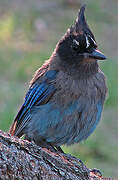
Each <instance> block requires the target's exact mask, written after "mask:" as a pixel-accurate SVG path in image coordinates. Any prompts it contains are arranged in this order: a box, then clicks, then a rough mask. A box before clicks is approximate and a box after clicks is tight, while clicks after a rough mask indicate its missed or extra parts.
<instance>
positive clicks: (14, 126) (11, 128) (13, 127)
mask: <svg viewBox="0 0 118 180" xmlns="http://www.w3.org/2000/svg"><path fill="white" fill-rule="evenodd" d="M16 124H17V121H16V120H14V122H13V124H12V125H11V127H10V129H9V133H10V134H11V135H12V136H14V134H15V130H16Z"/></svg>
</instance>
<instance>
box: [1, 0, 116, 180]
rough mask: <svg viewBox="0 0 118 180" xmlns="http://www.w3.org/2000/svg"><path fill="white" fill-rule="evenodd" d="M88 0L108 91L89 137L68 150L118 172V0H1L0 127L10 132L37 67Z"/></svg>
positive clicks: (107, 170) (90, 164)
mask: <svg viewBox="0 0 118 180" xmlns="http://www.w3.org/2000/svg"><path fill="white" fill-rule="evenodd" d="M83 3H86V4H87V8H86V17H87V20H88V24H89V25H90V27H91V29H92V31H93V32H94V34H95V36H96V39H97V42H98V45H99V49H100V50H102V51H103V52H104V54H105V55H106V56H107V57H108V59H107V61H104V62H103V61H102V62H100V66H101V69H102V70H103V71H104V73H105V74H106V76H107V82H108V87H109V95H108V98H107V101H106V103H105V108H104V113H103V116H102V120H101V122H100V124H99V125H98V127H97V129H96V130H95V132H94V133H93V134H92V135H91V136H90V137H89V138H88V139H87V140H86V141H85V142H82V143H80V144H78V145H74V146H71V147H63V149H64V151H65V152H67V153H71V154H73V155H74V156H76V157H78V158H80V159H81V160H82V161H83V162H84V163H85V164H86V165H87V166H88V167H89V168H94V167H96V168H98V169H100V170H101V171H102V172H103V175H104V176H105V177H113V178H114V177H118V1H117V0H112V1H111V0H99V1H95V0H89V1H87V0H85V1H84V0H83V1H82V0H81V1H79V0H45V1H44V0H25V1H24V0H10V1H9V0H4V1H3V0H0V129H2V130H3V131H8V129H9V127H10V124H11V122H12V120H13V119H14V116H15V115H16V113H17V111H18V109H19V107H20V105H21V104H22V102H23V97H24V94H25V93H26V91H27V89H28V83H29V81H30V79H31V78H32V75H33V74H34V72H35V70H36V69H37V68H39V67H40V66H41V65H42V64H43V62H44V60H46V59H48V58H49V57H50V55H51V53H52V52H53V49H54V48H55V45H56V43H57V42H58V40H59V39H60V38H61V36H62V35H63V34H64V33H65V31H66V30H67V28H68V27H69V26H70V25H71V24H72V23H73V22H74V20H75V18H76V16H77V12H78V9H79V7H80V5H82V4H83Z"/></svg>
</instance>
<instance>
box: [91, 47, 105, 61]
mask: <svg viewBox="0 0 118 180" xmlns="http://www.w3.org/2000/svg"><path fill="white" fill-rule="evenodd" d="M89 58H93V59H98V60H104V59H106V57H105V56H104V54H102V53H101V52H100V51H99V50H98V49H94V51H93V52H92V53H89Z"/></svg>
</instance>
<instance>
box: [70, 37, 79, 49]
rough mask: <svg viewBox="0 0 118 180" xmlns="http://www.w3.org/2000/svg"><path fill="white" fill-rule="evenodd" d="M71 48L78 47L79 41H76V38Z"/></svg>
mask: <svg viewBox="0 0 118 180" xmlns="http://www.w3.org/2000/svg"><path fill="white" fill-rule="evenodd" d="M72 48H73V49H74V50H75V51H76V50H78V48H79V42H78V41H77V40H76V39H74V40H73V43H72Z"/></svg>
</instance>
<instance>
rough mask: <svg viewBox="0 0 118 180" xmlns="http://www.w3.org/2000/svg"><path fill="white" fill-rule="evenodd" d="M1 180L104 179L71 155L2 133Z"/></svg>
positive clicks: (0, 153) (0, 138)
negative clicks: (52, 150)
mask: <svg viewBox="0 0 118 180" xmlns="http://www.w3.org/2000/svg"><path fill="white" fill-rule="evenodd" d="M0 179H2V180H9V179H10V180H21V179H23V180H30V179H31V180H37V179H39V180H88V179H91V180H92V179H96V180H97V179H100V177H98V176H96V175H95V174H93V173H90V169H88V168H87V167H86V166H85V165H84V164H83V163H82V161H81V160H79V159H77V158H75V157H72V156H71V155H66V154H63V153H57V152H56V153H54V152H51V151H50V150H48V149H46V148H41V147H39V146H37V145H35V144H34V143H31V142H28V141H26V140H21V139H19V138H17V137H11V136H10V135H9V134H7V133H4V132H2V131H0Z"/></svg>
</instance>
